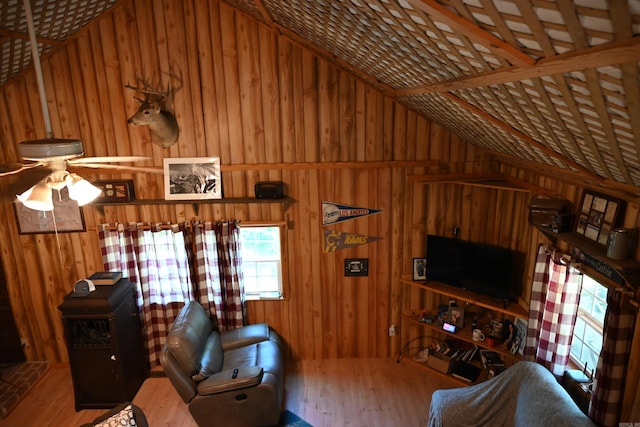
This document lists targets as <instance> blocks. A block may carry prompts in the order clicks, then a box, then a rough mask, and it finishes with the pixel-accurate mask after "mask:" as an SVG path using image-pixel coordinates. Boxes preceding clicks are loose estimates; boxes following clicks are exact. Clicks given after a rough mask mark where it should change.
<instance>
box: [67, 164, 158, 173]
mask: <svg viewBox="0 0 640 427" xmlns="http://www.w3.org/2000/svg"><path fill="white" fill-rule="evenodd" d="M69 166H71V167H74V168H91V169H113V170H122V171H129V172H144V173H157V174H163V173H164V170H163V169H160V168H145V167H141V166H123V165H109V164H104V163H73V164H71V165H69ZM105 173H108V172H105Z"/></svg>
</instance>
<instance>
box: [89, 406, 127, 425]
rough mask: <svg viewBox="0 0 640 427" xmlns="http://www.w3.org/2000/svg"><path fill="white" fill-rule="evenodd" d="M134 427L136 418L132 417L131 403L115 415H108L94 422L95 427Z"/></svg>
mask: <svg viewBox="0 0 640 427" xmlns="http://www.w3.org/2000/svg"><path fill="white" fill-rule="evenodd" d="M121 426H126V427H135V426H137V424H136V419H135V418H134V417H133V409H132V408H131V405H127V406H126V407H125V408H124V409H123V410H121V411H120V412H118V413H117V414H115V415H112V416H110V417H109V418H107V419H106V420H104V421H102V422H100V423H98V424H95V427H121Z"/></svg>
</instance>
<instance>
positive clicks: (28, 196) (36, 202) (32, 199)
mask: <svg viewBox="0 0 640 427" xmlns="http://www.w3.org/2000/svg"><path fill="white" fill-rule="evenodd" d="M18 200H20V201H21V202H22V204H23V205H24V206H25V207H27V208H29V209H33V210H36V211H52V210H53V196H52V195H51V189H50V188H49V186H48V185H47V182H46V181H40V182H39V183H37V184H36V185H34V186H33V187H31V188H30V189H28V190H27V191H25V192H24V193H22V194H20V195H19V196H18Z"/></svg>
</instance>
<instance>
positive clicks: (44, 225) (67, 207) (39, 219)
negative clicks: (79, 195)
mask: <svg viewBox="0 0 640 427" xmlns="http://www.w3.org/2000/svg"><path fill="white" fill-rule="evenodd" d="M13 210H14V212H15V214H16V221H17V222H18V232H19V233H20V234H38V233H56V232H57V233H72V232H79V231H86V227H85V223H84V215H83V213H82V208H81V207H80V206H78V202H76V201H75V200H71V199H70V198H69V192H68V191H67V188H66V187H65V188H63V189H62V190H60V197H58V192H57V191H56V192H54V194H53V210H52V211H36V210H34V209H29V208H27V207H25V206H24V205H23V204H22V203H20V202H15V203H13Z"/></svg>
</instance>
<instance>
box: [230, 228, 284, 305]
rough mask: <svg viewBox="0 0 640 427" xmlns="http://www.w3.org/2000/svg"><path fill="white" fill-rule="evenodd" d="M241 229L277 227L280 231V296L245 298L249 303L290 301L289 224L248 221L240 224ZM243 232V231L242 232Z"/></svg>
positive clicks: (249, 295)
mask: <svg viewBox="0 0 640 427" xmlns="http://www.w3.org/2000/svg"><path fill="white" fill-rule="evenodd" d="M238 225H239V227H240V229H242V228H257V227H277V228H278V229H279V230H280V270H281V271H280V277H281V283H280V296H275V297H271V296H269V297H263V296H261V295H260V294H254V293H252V294H246V292H245V298H246V299H247V300H248V301H285V300H288V299H289V256H288V254H289V250H288V246H287V241H288V238H287V233H286V232H287V231H288V227H287V223H286V222H285V221H275V222H274V221H267V222H256V221H247V222H244V221H243V222H241V223H240V224H238ZM241 232H242V231H241Z"/></svg>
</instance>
